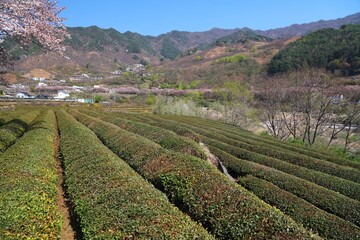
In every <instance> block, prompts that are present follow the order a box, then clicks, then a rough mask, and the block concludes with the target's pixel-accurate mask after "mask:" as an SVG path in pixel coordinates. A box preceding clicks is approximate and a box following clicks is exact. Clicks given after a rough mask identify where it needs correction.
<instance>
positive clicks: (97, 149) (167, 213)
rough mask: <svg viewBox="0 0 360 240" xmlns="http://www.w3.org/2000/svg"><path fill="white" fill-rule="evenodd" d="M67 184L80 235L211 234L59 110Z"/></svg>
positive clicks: (147, 236) (152, 236) (169, 236)
mask: <svg viewBox="0 0 360 240" xmlns="http://www.w3.org/2000/svg"><path fill="white" fill-rule="evenodd" d="M57 115H58V120H59V129H60V133H61V139H60V147H61V153H62V157H63V161H64V166H65V177H66V185H67V186H68V192H69V194H70V196H71V198H72V201H73V202H74V206H75V212H76V213H77V215H78V216H79V220H80V226H81V231H82V232H83V235H84V239H163V238H165V239H196V238H199V239H213V237H212V236H211V235H209V234H208V233H207V232H206V231H205V230H204V229H203V228H202V227H201V226H200V225H198V224H196V223H194V222H192V221H191V219H190V218H189V217H187V216H186V215H184V214H183V213H181V212H180V211H179V210H178V209H177V208H176V207H174V206H173V205H172V204H171V203H169V202H168V200H167V199H166V197H165V196H164V195H163V194H162V193H161V192H160V191H158V190H157V189H155V188H154V186H152V185H151V184H149V183H148V182H147V181H145V180H144V179H143V178H142V177H141V176H140V175H138V174H137V173H136V172H135V171H134V170H133V169H131V168H130V167H129V166H128V165H127V164H126V163H125V162H124V161H123V160H122V159H120V158H119V157H118V156H116V155H115V154H114V153H112V152H111V151H110V150H109V149H108V148H107V147H105V146H104V145H103V144H102V143H101V141H100V140H99V139H98V138H97V137H96V135H95V134H94V133H93V132H92V131H91V130H90V129H88V128H86V127H85V126H84V125H82V124H80V123H79V122H77V121H76V120H75V119H74V118H73V117H72V116H71V115H69V114H68V113H65V112H63V111H58V112H57Z"/></svg>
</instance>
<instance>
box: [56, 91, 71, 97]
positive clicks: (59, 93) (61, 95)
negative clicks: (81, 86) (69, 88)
mask: <svg viewBox="0 0 360 240" xmlns="http://www.w3.org/2000/svg"><path fill="white" fill-rule="evenodd" d="M68 97H70V94H69V93H67V92H66V91H64V90H58V91H57V95H56V96H54V98H55V99H66V98H68Z"/></svg>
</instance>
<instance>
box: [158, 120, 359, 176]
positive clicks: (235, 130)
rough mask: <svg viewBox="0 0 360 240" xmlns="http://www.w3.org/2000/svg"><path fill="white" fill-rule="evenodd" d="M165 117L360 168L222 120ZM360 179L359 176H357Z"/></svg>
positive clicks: (227, 135)
mask: <svg viewBox="0 0 360 240" xmlns="http://www.w3.org/2000/svg"><path fill="white" fill-rule="evenodd" d="M161 117H162V118H163V119H167V120H172V121H175V122H179V123H181V124H185V125H186V126H188V127H189V126H190V127H198V128H201V129H204V130H209V131H212V132H213V133H214V134H220V135H224V136H226V137H229V138H231V139H234V140H239V141H242V142H245V143H248V144H251V145H257V146H264V147H270V148H272V149H274V150H275V149H276V150H278V151H286V152H290V151H291V152H292V153H293V154H299V153H300V154H302V155H305V156H308V157H312V158H318V159H321V160H326V161H329V162H332V163H335V164H338V165H341V166H348V167H352V168H356V169H360V164H359V163H357V162H354V161H349V160H347V159H342V158H339V157H334V156H329V155H327V154H325V153H323V152H319V151H315V150H314V149H309V148H306V147H305V146H299V145H293V144H288V143H286V142H283V141H280V140H278V139H275V138H272V137H271V138H268V137H264V136H257V135H254V134H252V133H251V132H248V131H246V130H243V129H241V128H239V127H236V126H232V125H227V124H224V123H221V122H217V121H212V120H208V119H200V118H195V117H190V116H161ZM357 179H358V178H357Z"/></svg>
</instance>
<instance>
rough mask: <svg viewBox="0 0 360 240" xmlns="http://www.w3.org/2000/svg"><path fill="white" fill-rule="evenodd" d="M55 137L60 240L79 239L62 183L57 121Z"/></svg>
mask: <svg viewBox="0 0 360 240" xmlns="http://www.w3.org/2000/svg"><path fill="white" fill-rule="evenodd" d="M55 128H56V135H55V141H54V157H55V160H56V169H57V174H58V179H59V186H58V189H59V191H58V193H57V196H56V205H57V208H58V210H59V212H60V213H61V215H62V218H63V226H62V229H61V235H60V239H61V240H72V239H81V231H80V228H79V224H78V223H77V221H76V217H75V216H74V214H73V209H72V207H71V201H70V200H69V198H68V196H67V193H66V188H65V183H64V169H63V166H62V163H61V159H60V136H59V130H58V125H57V119H56V123H55Z"/></svg>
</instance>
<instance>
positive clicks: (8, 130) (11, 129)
mask: <svg viewBox="0 0 360 240" xmlns="http://www.w3.org/2000/svg"><path fill="white" fill-rule="evenodd" d="M38 114H39V111H30V112H28V113H25V114H24V115H21V116H19V117H17V118H15V119H12V120H11V121H10V122H8V123H7V124H5V125H3V126H2V127H1V128H0V152H4V151H5V150H6V149H7V148H8V147H10V146H11V145H12V144H14V143H15V141H16V140H17V138H19V137H21V136H22V135H23V134H24V132H25V131H26V130H27V128H28V127H29V125H30V123H31V122H32V121H33V120H34V119H35V118H36V116H37V115H38Z"/></svg>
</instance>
